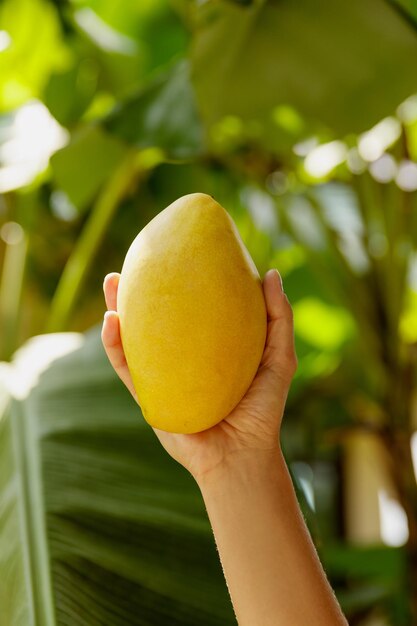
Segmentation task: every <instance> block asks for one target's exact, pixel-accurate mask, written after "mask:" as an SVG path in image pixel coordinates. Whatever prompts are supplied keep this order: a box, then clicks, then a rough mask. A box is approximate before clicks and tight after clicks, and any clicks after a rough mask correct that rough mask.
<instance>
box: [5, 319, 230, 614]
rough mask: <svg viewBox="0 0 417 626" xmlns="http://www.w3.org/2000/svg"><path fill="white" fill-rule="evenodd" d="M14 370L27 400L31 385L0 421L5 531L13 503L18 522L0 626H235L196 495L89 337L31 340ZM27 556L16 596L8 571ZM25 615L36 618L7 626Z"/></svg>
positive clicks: (93, 335) (12, 528)
mask: <svg viewBox="0 0 417 626" xmlns="http://www.w3.org/2000/svg"><path fill="white" fill-rule="evenodd" d="M65 352H67V355H66V356H63V357H62V358H60V359H58V360H54V361H53V362H52V363H51V365H49V366H48V365H47V363H48V360H51V359H52V360H53V359H54V358H56V357H57V356H58V355H59V354H64V353H65ZM40 363H42V367H43V368H44V369H45V368H46V371H44V373H43V374H42V375H41V376H40V378H39V381H38V382H36V378H37V376H38V374H37V373H36V369H37V368H39V364H40ZM12 369H13V371H14V378H15V379H16V380H19V381H20V382H19V384H20V392H21V393H22V395H23V389H22V384H23V381H24V378H25V377H26V378H27V377H28V373H29V372H30V370H33V372H32V376H31V378H32V384H34V385H35V386H34V387H33V389H32V391H31V392H30V393H29V394H28V395H27V396H26V397H25V398H24V399H22V400H20V401H17V400H15V401H14V402H13V404H12V407H11V411H9V412H8V413H7V414H6V415H5V417H3V420H2V421H0V428H1V430H0V460H1V461H0V463H1V465H0V467H1V474H0V481H1V486H2V489H1V492H0V493H1V496H0V497H1V498H2V500H1V503H2V505H1V507H0V512H1V516H0V527H1V528H2V529H3V528H4V527H5V525H6V524H7V518H6V517H5V515H7V509H5V506H4V504H3V502H4V499H5V497H6V496H7V494H8V493H11V494H12V496H13V506H14V507H15V509H17V510H18V511H19V515H20V516H21V517H22V524H20V525H19V524H15V523H14V524H13V525H11V524H10V525H9V526H8V535H7V540H8V545H9V547H10V549H9V551H8V552H7V551H6V552H4V551H1V558H0V581H1V585H0V587H1V586H2V589H3V595H8V596H9V603H6V605H5V606H6V610H7V613H5V612H4V605H2V615H1V618H0V624H1V626H3V624H4V625H6V624H7V626H9V625H11V624H13V625H14V624H15V623H18V624H19V626H20V624H22V626H27V624H29V623H31V624H32V623H33V624H35V625H36V626H49V624H51V625H52V624H53V625H54V626H55V625H57V626H85V625H86V624H88V626H99V625H100V626H101V625H102V624H106V626H130V625H132V626H142V625H143V626H154V625H155V626H166V624H170V625H171V624H172V625H173V626H176V625H178V626H187V625H189V626H195V625H196V624H198V625H199V626H200V625H201V626H206V625H207V626H209V625H210V626H217V625H218V624H222V625H223V624H224V625H227V624H235V619H234V616H233V611H232V608H231V604H230V600H229V598H228V594H227V589H226V585H225V582H224V579H223V574H222V571H221V566H220V563H219V560H218V557H217V553H216V549H215V545H214V540H213V537H212V533H211V530H210V526H209V523H208V519H207V515H206V512H205V508H204V503H203V501H202V498H201V494H200V492H199V490H198V488H197V486H196V484H195V482H194V481H193V479H192V478H191V476H190V475H189V474H188V473H187V472H186V471H185V470H184V469H183V468H182V467H181V466H180V465H179V464H177V463H176V462H175V461H173V460H172V459H171V458H170V457H169V455H168V454H167V453H166V452H165V451H164V450H163V448H162V447H161V445H160V444H159V442H158V440H157V439H156V437H155V435H154V433H153V431H152V429H151V428H150V427H149V426H148V425H147V424H146V422H145V421H144V419H143V418H142V416H141V413H140V410H139V408H138V406H137V405H136V404H135V402H134V401H133V400H132V398H131V396H130V394H129V393H128V392H127V391H126V390H125V388H124V387H123V385H122V384H121V383H120V381H119V380H118V379H117V377H116V376H115V374H114V372H113V370H112V368H111V367H110V365H109V364H108V362H107V359H106V357H105V354H104V351H103V349H102V347H101V342H100V339H99V333H98V329H97V330H94V331H92V332H90V333H88V334H87V335H86V336H85V337H83V336H82V335H78V334H76V333H73V334H70V333H65V334H55V335H44V336H40V337H38V338H36V339H34V340H32V341H31V343H30V344H29V345H28V346H27V348H26V349H25V350H24V351H23V352H21V353H20V356H19V359H18V361H17V362H16V363H14V365H13V368H12ZM16 423H17V424H18V425H19V428H18V429H15V428H14V426H13V425H14V424H16ZM11 426H12V427H13V428H12V430H13V433H12V436H11V435H10V431H9V434H8V435H7V436H5V432H6V431H5V427H7V428H8V429H10V427H11ZM6 434H7V433H6ZM12 440H13V441H12ZM4 459H7V464H6V465H5V464H4V463H3V460H4ZM17 459H24V461H25V465H24V466H23V467H21V468H20V471H19V472H17V471H14V472H13V468H14V467H15V465H16V462H17ZM5 494H6V496H5ZM0 537H1V539H0V541H1V542H3V541H4V540H3V537H4V533H1V535H0ZM2 547H3V544H2ZM22 553H24V555H25V562H26V576H25V578H23V577H22V576H20V577H19V578H18V579H16V580H17V582H18V584H19V587H18V589H19V593H17V591H16V590H15V592H13V587H12V584H13V580H14V579H12V578H11V577H10V576H8V572H9V571H12V570H11V568H12V567H17V565H14V564H19V563H21V562H22ZM21 569H22V568H21V566H20V570H21ZM42 572H43V576H42V577H41V575H40V573H42ZM48 576H49V582H48ZM17 582H16V583H15V584H17ZM41 583H42V584H41ZM31 594H32V597H33V606H34V607H36V611H37V613H36V612H33V607H32V606H31V602H30V595H31ZM48 598H50V600H51V601H50V603H49V608H54V611H53V619H52V620H51V621H47V620H46V619H45V618H44V615H46V609H47V608H48V606H47V602H46V601H47V599H48ZM42 610H43V611H44V612H43V613H42ZM20 611H21V612H22V615H24V616H25V617H24V618H22V620H23V619H26V616H27V615H30V618H31V619H27V621H26V622H25V621H21V622H20V623H19V622H14V621H13V617H14V616H15V615H18V614H19V612H20ZM34 616H37V617H34ZM2 619H3V620H4V621H3V622H2V621H1V620H2Z"/></svg>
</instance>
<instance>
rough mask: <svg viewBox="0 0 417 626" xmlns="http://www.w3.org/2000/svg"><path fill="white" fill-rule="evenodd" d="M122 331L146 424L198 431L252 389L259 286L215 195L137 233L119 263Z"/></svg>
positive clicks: (175, 206)
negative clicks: (123, 258) (122, 260)
mask: <svg viewBox="0 0 417 626" xmlns="http://www.w3.org/2000/svg"><path fill="white" fill-rule="evenodd" d="M117 308H118V312H119V319H120V332H121V339H122V344H123V348H124V351H125V355H126V360H127V364H128V366H129V369H130V372H131V376H132V380H133V384H134V387H135V390H136V393H137V396H138V401H139V404H140V406H141V409H142V413H143V415H144V417H145V419H146V421H147V422H148V423H149V424H150V425H151V426H153V427H155V428H159V429H161V430H165V431H169V432H175V433H196V432H200V431H203V430H205V429H207V428H210V427H211V426H214V425H215V424H217V423H218V422H220V421H221V420H222V419H223V418H225V417H226V416H227V415H228V414H229V413H230V411H231V410H232V409H233V408H234V407H235V406H236V405H237V404H238V402H239V401H240V400H241V399H242V397H243V396H244V394H245V393H246V391H247V389H248V388H249V386H250V384H251V382H252V380H253V378H254V376H255V374H256V371H257V369H258V367H259V363H260V360H261V357H262V353H263V350H264V345H265V338H266V324H267V316H266V308H265V300H264V296H263V291H262V285H261V280H260V277H259V274H258V271H257V269H256V266H255V264H254V262H253V260H252V258H251V257H250V255H249V252H248V251H247V249H246V248H245V246H244V244H243V242H242V240H241V238H240V235H239V233H238V230H237V228H236V226H235V224H234V222H233V220H232V219H231V217H230V216H229V214H228V213H227V212H226V211H225V209H223V207H222V206H221V205H220V204H218V203H217V202H216V201H215V200H213V198H212V197H211V196H208V195H206V194H203V193H193V194H189V195H186V196H183V197H182V198H179V199H178V200H176V201H175V202H173V203H172V204H171V205H169V206H168V207H167V208H166V209H165V210H163V211H162V212H161V213H159V214H158V215H157V216H156V217H155V218H154V219H153V220H152V221H151V222H149V223H148V224H147V225H146V226H145V228H143V230H142V231H141V232H140V233H139V234H138V236H137V237H136V239H135V240H134V241H133V243H132V245H131V246H130V248H129V250H128V252H127V255H126V258H125V261H124V263H123V267H122V272H121V277H120V283H119V290H118V296H117Z"/></svg>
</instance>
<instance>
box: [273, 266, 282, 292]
mask: <svg viewBox="0 0 417 626" xmlns="http://www.w3.org/2000/svg"><path fill="white" fill-rule="evenodd" d="M274 272H276V274H277V276H278V279H279V284H280V286H281V291H284V286H283V284H282V278H281V274H280V273H279V272H278V270H277V269H276V268H274Z"/></svg>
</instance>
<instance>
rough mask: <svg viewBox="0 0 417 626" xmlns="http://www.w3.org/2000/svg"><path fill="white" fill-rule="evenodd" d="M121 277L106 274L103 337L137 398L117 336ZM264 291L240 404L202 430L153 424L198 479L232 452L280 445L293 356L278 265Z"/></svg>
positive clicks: (266, 451) (260, 451)
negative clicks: (252, 362)
mask: <svg viewBox="0 0 417 626" xmlns="http://www.w3.org/2000/svg"><path fill="white" fill-rule="evenodd" d="M119 278H120V275H119V274H117V273H112V274H108V275H107V276H106V277H105V279H104V286H103V287H104V294H105V299H106V305H107V309H108V311H107V312H106V314H105V317H104V322H103V328H102V341H103V345H104V348H105V350H106V353H107V356H108V358H109V360H110V363H111V364H112V366H113V367H114V369H115V371H116V373H117V374H118V376H119V377H120V378H121V380H122V381H123V382H124V384H125V385H126V387H127V388H128V389H129V391H130V392H131V394H132V396H133V397H134V398H135V400H136V401H137V396H136V392H135V389H134V386H133V382H132V378H131V376H130V372H129V368H128V365H127V363H126V359H125V356H124V352H123V346H122V343H121V339H120V329H119V316H118V314H117V305H116V303H117V288H118V284H119ZM263 291H264V296H265V302H266V308H267V315H268V328H267V338H266V344H265V349H264V353H263V356H262V360H261V363H260V366H259V368H258V371H257V374H256V376H255V378H254V380H253V382H252V384H251V386H250V388H249V389H248V391H247V393H246V394H245V396H244V397H243V398H242V400H241V401H240V402H239V404H238V405H237V406H236V407H235V408H234V409H233V411H232V412H231V413H229V415H228V416H227V417H226V418H225V419H223V420H222V421H221V422H220V423H218V424H216V425H215V426H213V427H212V428H209V429H208V430H205V431H203V432H200V433H194V434H189V435H188V434H187V435H184V434H176V433H168V432H165V431H163V430H159V429H157V428H154V429H153V430H154V432H155V434H156V436H157V437H158V439H159V441H160V442H161V444H162V445H163V447H164V448H165V450H166V451H167V452H168V453H169V454H170V455H171V456H172V457H173V458H174V459H175V460H176V461H178V462H179V463H181V465H183V466H184V467H185V468H186V469H188V470H189V472H190V473H191V474H192V475H193V476H194V478H195V479H196V480H197V482H198V481H199V480H200V479H201V477H202V476H206V475H207V473H209V472H210V471H211V470H213V469H214V468H219V466H222V465H225V466H226V465H227V464H229V463H230V461H231V460H233V461H234V460H236V458H235V457H236V456H244V457H247V456H248V455H249V456H265V457H268V456H269V455H271V454H274V453H275V452H276V450H277V449H279V431H280V425H281V419H282V415H283V411H284V406H285V402H286V398H287V394H288V390H289V387H290V384H291V380H292V377H293V375H294V373H295V370H296V365H297V359H296V355H295V348H294V332H293V321H292V311H291V306H290V304H289V302H288V300H287V297H286V296H285V294H284V292H283V290H282V283H281V279H280V276H279V274H278V272H277V271H276V270H270V271H269V272H267V273H266V275H265V278H264V280H263Z"/></svg>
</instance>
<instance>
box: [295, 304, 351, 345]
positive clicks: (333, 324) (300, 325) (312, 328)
mask: <svg viewBox="0 0 417 626" xmlns="http://www.w3.org/2000/svg"><path fill="white" fill-rule="evenodd" d="M293 309H294V324H295V330H296V332H297V334H298V335H299V336H300V337H302V339H304V341H306V342H308V343H309V344H310V345H312V346H315V347H317V348H320V349H321V350H324V351H330V352H332V351H337V350H339V349H340V348H341V346H342V345H343V344H344V343H346V342H347V341H348V340H349V339H350V338H351V337H352V334H353V332H354V324H353V320H352V318H351V316H350V315H349V313H348V312H347V311H346V310H345V309H342V308H341V307H332V306H329V305H328V304H326V303H325V302H322V301H321V300H319V299H317V298H302V299H301V300H298V301H297V302H296V303H295V304H294V307H293Z"/></svg>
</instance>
